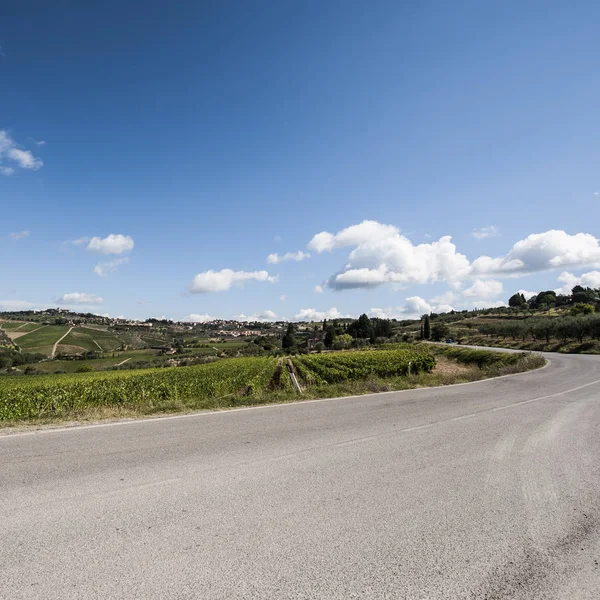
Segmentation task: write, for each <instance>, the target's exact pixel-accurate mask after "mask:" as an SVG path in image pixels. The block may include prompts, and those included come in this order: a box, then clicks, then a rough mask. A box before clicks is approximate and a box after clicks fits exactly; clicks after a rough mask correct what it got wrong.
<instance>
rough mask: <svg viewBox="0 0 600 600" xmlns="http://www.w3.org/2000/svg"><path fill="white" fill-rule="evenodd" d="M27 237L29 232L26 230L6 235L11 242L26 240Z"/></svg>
mask: <svg viewBox="0 0 600 600" xmlns="http://www.w3.org/2000/svg"><path fill="white" fill-rule="evenodd" d="M28 236H29V231H27V230H26V229H24V230H23V231H13V232H11V233H9V234H8V237H9V238H10V239H11V240H22V239H23V238H26V237H28Z"/></svg>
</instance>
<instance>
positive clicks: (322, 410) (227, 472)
mask: <svg viewBox="0 0 600 600" xmlns="http://www.w3.org/2000/svg"><path fill="white" fill-rule="evenodd" d="M551 361H552V363H551V365H550V366H549V367H547V368H544V369H542V370H539V371H536V372H532V373H527V374H521V375H517V376H513V377H507V378H502V379H496V380H490V381H487V382H480V383H475V384H467V385H461V386H453V387H448V388H437V389H422V390H415V391H409V392H399V393H398V392H394V393H387V394H378V395H371V396H363V397H359V398H349V399H340V400H327V401H316V402H307V403H297V404H290V405H286V406H274V407H266V408H258V409H246V410H239V411H230V412H222V413H210V414H204V415H195V416H185V417H175V418H167V419H159V420H158V419H157V420H149V421H144V422H135V423H128V424H117V425H114V424H113V425H104V426H95V427H85V428H72V429H69V430H58V431H56V430H54V431H42V432H37V433H26V434H18V435H15V434H12V435H6V436H0V597H1V598H3V599H9V600H16V599H20V598H42V599H44V600H49V599H54V598H60V599H61V600H62V599H71V598H81V599H86V600H92V599H102V600H107V599H112V598H115V599H117V598H118V599H130V598H136V599H138V598H139V599H143V600H151V599H161V600H162V599H184V598H185V599H202V600H206V599H214V598H223V599H228V600H230V599H236V598H273V599H278V600H280V599H286V598H295V599H296V598H297V599H300V598H302V599H311V598H323V599H325V598H326V599H343V600H348V599H353V598H364V599H375V598H388V599H394V600H396V599H402V598H411V599H412V598H422V599H426V598H428V599H433V598H452V599H454V598H469V599H474V598H487V599H495V598H498V599H504V598H528V599H530V598H552V599H557V598H558V599H560V598H565V599H569V600H572V599H580V598H593V599H597V598H600V566H599V563H600V403H599V399H600V357H592V356H560V355H553V356H551Z"/></svg>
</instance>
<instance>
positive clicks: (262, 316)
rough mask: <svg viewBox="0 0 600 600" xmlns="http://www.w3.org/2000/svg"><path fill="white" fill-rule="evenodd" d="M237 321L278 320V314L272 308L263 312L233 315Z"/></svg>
mask: <svg viewBox="0 0 600 600" xmlns="http://www.w3.org/2000/svg"><path fill="white" fill-rule="evenodd" d="M233 319H234V320H235V321H247V322H249V321H252V322H254V321H263V322H268V321H277V315H276V314H275V313H274V312H273V311H272V310H263V311H262V312H258V313H254V314H252V315H244V314H241V315H233Z"/></svg>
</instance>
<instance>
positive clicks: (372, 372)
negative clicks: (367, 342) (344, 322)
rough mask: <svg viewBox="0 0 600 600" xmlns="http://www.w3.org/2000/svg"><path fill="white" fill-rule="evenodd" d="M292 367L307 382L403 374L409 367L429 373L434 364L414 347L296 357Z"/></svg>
mask: <svg viewBox="0 0 600 600" xmlns="http://www.w3.org/2000/svg"><path fill="white" fill-rule="evenodd" d="M409 365H410V367H409ZM294 366H295V367H296V369H297V371H298V372H299V374H300V376H301V377H302V379H303V380H304V381H305V383H307V384H311V383H339V382H342V381H348V380H358V379H368V378H370V377H393V376H398V375H407V374H408V373H409V368H410V372H411V373H413V374H414V373H420V372H429V371H431V370H432V369H433V367H434V366H435V358H434V357H433V356H432V355H431V354H430V353H428V352H423V351H419V350H417V349H397V350H361V351H356V352H340V353H331V354H319V355H315V354H312V355H304V356H297V357H295V358H294Z"/></svg>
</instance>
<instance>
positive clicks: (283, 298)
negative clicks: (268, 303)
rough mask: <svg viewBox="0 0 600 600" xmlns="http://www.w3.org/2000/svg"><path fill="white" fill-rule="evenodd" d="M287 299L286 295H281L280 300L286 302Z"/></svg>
mask: <svg viewBox="0 0 600 600" xmlns="http://www.w3.org/2000/svg"><path fill="white" fill-rule="evenodd" d="M285 298H286V296H285V294H281V296H279V299H280V300H281V301H282V302H285Z"/></svg>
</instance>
